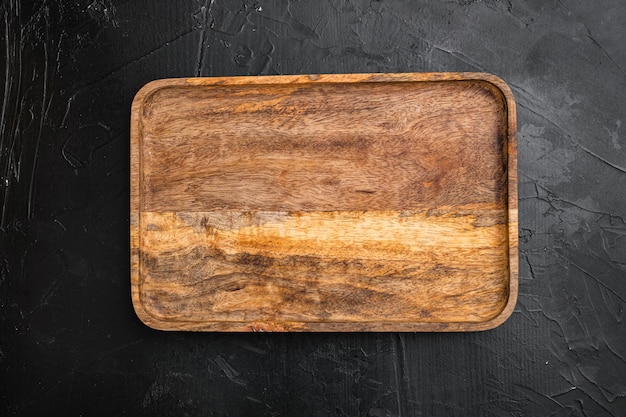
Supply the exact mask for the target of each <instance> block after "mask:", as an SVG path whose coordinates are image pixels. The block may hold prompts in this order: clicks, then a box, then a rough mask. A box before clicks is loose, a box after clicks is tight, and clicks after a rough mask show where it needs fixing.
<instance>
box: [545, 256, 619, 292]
mask: <svg viewBox="0 0 626 417" xmlns="http://www.w3.org/2000/svg"><path fill="white" fill-rule="evenodd" d="M554 253H555V254H556V255H557V256H558V257H559V258H561V259H562V260H564V261H565V262H567V263H568V264H570V265H572V266H573V267H574V268H576V269H578V270H579V271H580V272H582V273H583V274H585V275H586V276H588V277H589V278H591V279H593V280H594V281H595V282H597V283H598V284H599V285H601V286H602V287H604V288H606V289H607V291H609V292H610V293H611V294H613V295H614V296H615V297H617V298H618V299H619V300H620V301H622V302H624V303H626V298H624V297H622V296H621V295H619V294H618V293H617V292H616V291H615V290H613V289H612V288H611V287H609V286H608V285H607V284H605V283H604V282H602V281H600V279H598V278H597V277H595V276H594V275H593V274H591V273H589V272H588V271H586V270H585V269H584V268H582V267H581V266H579V265H577V264H576V263H574V262H573V261H572V260H571V259H569V258H567V257H566V256H564V255H562V254H560V253H559V252H557V251H554Z"/></svg>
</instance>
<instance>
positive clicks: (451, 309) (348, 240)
mask: <svg viewBox="0 0 626 417" xmlns="http://www.w3.org/2000/svg"><path fill="white" fill-rule="evenodd" d="M130 218H131V221H130V233H131V286H132V300H133V305H134V307H135V310H136V312H137V315H138V316H139V318H140V319H141V320H142V321H143V322H144V323H146V324H147V325H148V326H150V327H153V328H156V329H162V330H195V331H474V330H485V329H489V328H493V327H495V326H497V325H499V324H501V323H502V322H504V320H506V319H507V318H508V316H509V315H510V314H511V312H512V310H513V308H514V305H515V301H516V299H517V274H518V246H517V238H518V232H517V142H516V119H515V103H514V101H513V96H512V94H511V91H510V90H509V88H508V87H507V86H506V84H505V83H504V82H503V81H502V80H501V79H499V78H497V77H495V76H493V75H489V74H483V73H421V74H418V73H410V74H350V75H314V76H312V75H297V76H268V77H223V78H190V79H166V80H158V81H154V82H151V83H149V84H147V85H146V86H145V87H143V88H142V89H141V90H140V91H139V92H138V93H137V96H136V97H135V100H134V102H133V105H132V118H131V207H130Z"/></svg>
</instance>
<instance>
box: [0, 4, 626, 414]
mask: <svg viewBox="0 0 626 417" xmlns="http://www.w3.org/2000/svg"><path fill="white" fill-rule="evenodd" d="M625 22H626V2H623V1H621V0H600V1H593V2H592V1H587V0H562V1H560V0H532V1H531V0H527V1H514V0H511V1H496V0H484V1H476V0H474V1H470V0H466V1H462V0H459V1H446V2H443V1H441V2H440V1H433V2H427V1H416V2H409V1H385V0H383V1H335V0H326V1H319V2H318V1H311V2H304V1H275V0H257V1H244V2H242V1H228V2H227V1H224V0H215V1H208V0H205V1H191V0H190V1H173V0H158V1H156V0H141V1H112V0H93V1H92V0H80V1H70V0H68V1H60V0H57V1H53V0H40V1H17V0H4V1H3V2H2V5H1V6H0V36H1V38H0V39H2V42H1V44H0V47H1V48H2V50H3V53H2V59H3V62H2V63H0V71H1V73H0V76H1V78H2V82H1V83H0V85H2V94H1V95H0V97H2V113H1V119H0V129H1V137H0V140H1V149H0V151H1V160H0V161H1V163H0V167H1V172H0V179H1V183H0V194H1V200H0V201H1V203H2V204H1V210H2V211H1V228H2V230H1V235H0V237H1V240H0V245H1V246H0V307H1V314H0V332H1V333H0V405H1V408H0V414H1V415H14V414H15V415H44V414H46V415H81V414H82V415H90V416H96V415H106V416H108V415H133V416H134V415H179V416H184V415H190V416H191V415H213V416H239V415H255V416H256V415H258V416H281V415H299V416H309V415H312V416H357V415H359V416H376V417H382V416H396V415H397V416H420V415H424V416H427V415H448V416H453V415H459V416H461V415H485V416H547V415H556V416H601V415H615V416H617V415H626V326H625V322H624V319H625V317H624V316H625V313H624V307H625V305H626V223H625V221H624V219H626V126H622V124H623V123H624V122H626V73H625V71H626V23H625ZM404 71H487V72H492V73H495V74H497V75H499V76H501V77H502V78H504V79H505V80H506V81H507V82H508V83H509V84H510V86H511V88H512V89H513V92H514V94H515V97H516V100H517V103H518V126H519V178H520V179H519V189H520V194H519V198H520V231H519V235H520V248H521V253H520V265H521V268H520V296H519V301H518V305H517V308H516V310H515V313H514V314H513V316H512V317H511V318H510V319H509V320H508V321H507V322H506V323H505V324H504V325H502V326H501V327H499V328H497V329H495V330H492V331H487V332H483V333H467V334H210V333H206V334H192V333H164V332H158V331H153V330H151V329H149V328H147V327H145V326H144V325H143V324H141V323H140V322H139V320H138V319H137V318H136V316H135V314H134V312H133V309H132V306H131V301H130V295H129V249H128V248H129V238H128V226H129V216H128V206H129V184H128V183H129V116H130V103H131V100H132V98H133V96H134V94H135V93H136V92H137V90H138V89H139V88H140V87H141V86H142V85H143V84H145V83H146V82H148V81H150V80H153V79H157V78H164V77H184V76H198V75H200V76H218V75H220V76H221V75H247V74H298V73H337V72H341V73H344V72H345V73H350V72H404ZM55 412H58V413H57V414H54V413H55Z"/></svg>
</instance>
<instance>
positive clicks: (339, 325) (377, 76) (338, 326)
mask: <svg viewBox="0 0 626 417" xmlns="http://www.w3.org/2000/svg"><path fill="white" fill-rule="evenodd" d="M433 81H485V82H488V83H490V84H492V85H493V86H494V87H495V88H496V89H497V90H498V91H500V93H501V94H502V96H503V97H504V99H505V103H506V111H507V121H508V123H507V170H508V177H507V182H508V184H507V193H508V202H507V205H508V231H509V245H508V251H509V282H508V284H509V292H508V300H507V303H506V304H505V306H504V308H503V309H502V310H501V311H500V312H499V313H498V314H497V315H496V316H495V317H493V318H491V319H489V320H487V321H484V322H450V323H427V322H413V323H409V322H384V321H376V322H307V323H302V322H293V323H292V322H281V323H268V322H263V323H249V322H237V321H232V322H226V323H222V322H203V323H198V322H193V321H176V330H194V331H242V332H243V331H302V330H304V331H315V332H353V331H398V332H457V331H481V330H489V329H492V328H494V327H497V326H499V325H500V324H502V323H503V322H504V321H506V320H507V319H508V318H509V317H510V316H511V314H512V313H513V310H514V309H515V304H516V302H517V295H518V273H519V271H518V269H519V247H518V201H517V118H516V107H515V100H514V98H513V93H512V92H511V89H510V88H509V87H508V85H507V84H506V83H505V82H504V81H503V80H502V79H501V78H499V77H497V76H495V75H493V74H488V73H477V72H448V73H440V72H425V73H374V74H319V75H276V76H239V77H211V78H168V79H161V80H156V81H152V82H149V83H148V84H146V85H145V86H143V87H142V88H141V89H140V90H139V91H138V92H137V94H136V95H135V98H134V100H133V103H132V107H131V127H130V168H131V169H130V171H131V173H130V256H131V270H130V276H131V298H132V303H133V307H134V309H135V312H136V314H137V316H138V317H139V318H140V319H141V321H143V322H144V323H145V324H146V325H148V326H150V327H152V328H155V329H160V330H171V328H170V326H168V324H169V323H171V321H170V320H163V319H160V318H159V317H156V316H154V315H152V314H150V313H149V312H148V311H147V310H146V309H145V308H144V305H143V303H142V301H141V294H140V286H141V282H140V253H139V247H140V245H139V230H140V228H139V221H140V216H139V212H140V210H139V204H140V201H141V183H140V181H141V178H140V177H139V175H140V173H141V172H142V169H141V158H140V152H139V151H140V149H141V143H140V140H141V132H142V126H141V118H140V115H141V113H142V111H143V104H144V102H145V101H146V100H147V99H149V97H150V96H151V95H152V94H153V93H154V92H156V91H158V90H160V89H162V88H167V87H172V86H222V85H263V84H312V83H331V84H332V83H334V84H340V83H363V82H433Z"/></svg>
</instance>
